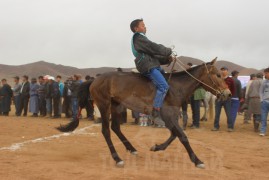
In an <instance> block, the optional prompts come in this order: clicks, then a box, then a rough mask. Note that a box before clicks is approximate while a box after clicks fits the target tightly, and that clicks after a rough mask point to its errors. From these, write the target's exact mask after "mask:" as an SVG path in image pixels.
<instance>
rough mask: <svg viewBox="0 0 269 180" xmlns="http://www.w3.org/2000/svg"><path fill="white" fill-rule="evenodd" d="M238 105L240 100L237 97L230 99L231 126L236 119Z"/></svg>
mask: <svg viewBox="0 0 269 180" xmlns="http://www.w3.org/2000/svg"><path fill="white" fill-rule="evenodd" d="M239 106H240V101H239V100H238V99H232V100H231V121H232V125H233V127H234V124H235V120H236V116H237V112H238V108H239Z"/></svg>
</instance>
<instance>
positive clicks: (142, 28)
mask: <svg viewBox="0 0 269 180" xmlns="http://www.w3.org/2000/svg"><path fill="white" fill-rule="evenodd" d="M135 32H139V33H144V34H146V32H147V28H146V25H145V23H144V22H143V21H140V22H139V24H138V26H137V27H135Z"/></svg>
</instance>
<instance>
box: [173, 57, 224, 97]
mask: <svg viewBox="0 0 269 180" xmlns="http://www.w3.org/2000/svg"><path fill="white" fill-rule="evenodd" d="M175 63H177V64H178V65H179V67H181V68H182V69H183V71H185V72H186V73H187V74H188V75H189V76H190V77H192V78H193V79H195V80H196V81H198V82H199V83H201V84H203V85H205V86H206V87H208V88H210V89H212V90H214V91H215V92H216V93H217V94H221V92H220V90H218V89H215V88H214V87H211V86H210V85H208V84H206V83H204V82H203V81H201V80H200V79H197V78H196V77H194V76H193V75H192V74H191V73H189V72H188V71H187V70H186V68H185V67H184V63H183V62H181V61H180V60H179V59H177V58H176V57H175V56H174V64H175ZM174 64H173V65H174ZM204 65H205V67H206V70H207V74H208V76H209V78H210V80H211V81H212V83H213V84H214V85H216V83H215V82H214V81H213V79H212V78H211V77H210V75H209V70H208V68H207V66H206V64H205V63H204ZM172 68H173V67H172ZM171 74H172V72H171ZM171 74H170V76H169V79H168V81H169V80H170V78H171Z"/></svg>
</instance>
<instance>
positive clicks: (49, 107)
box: [44, 75, 52, 118]
mask: <svg viewBox="0 0 269 180" xmlns="http://www.w3.org/2000/svg"><path fill="white" fill-rule="evenodd" d="M49 78H50V76H49V75H46V76H44V81H45V100H46V112H47V115H46V117H48V118H51V117H52V99H51V89H52V87H51V83H50V81H49Z"/></svg>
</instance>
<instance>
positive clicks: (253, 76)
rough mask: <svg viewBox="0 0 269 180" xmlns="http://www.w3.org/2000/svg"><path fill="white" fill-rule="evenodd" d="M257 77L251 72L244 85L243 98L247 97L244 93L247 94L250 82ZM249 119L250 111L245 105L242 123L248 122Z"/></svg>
mask: <svg viewBox="0 0 269 180" xmlns="http://www.w3.org/2000/svg"><path fill="white" fill-rule="evenodd" d="M255 79H257V77H256V74H251V75H250V79H249V81H248V83H247V85H246V87H245V88H246V91H245V99H246V98H247V97H246V95H247V94H248V89H249V87H250V85H251V83H252V81H253V80H255ZM250 119H251V113H250V109H249V108H248V107H247V109H245V110H244V124H249V120H250Z"/></svg>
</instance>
